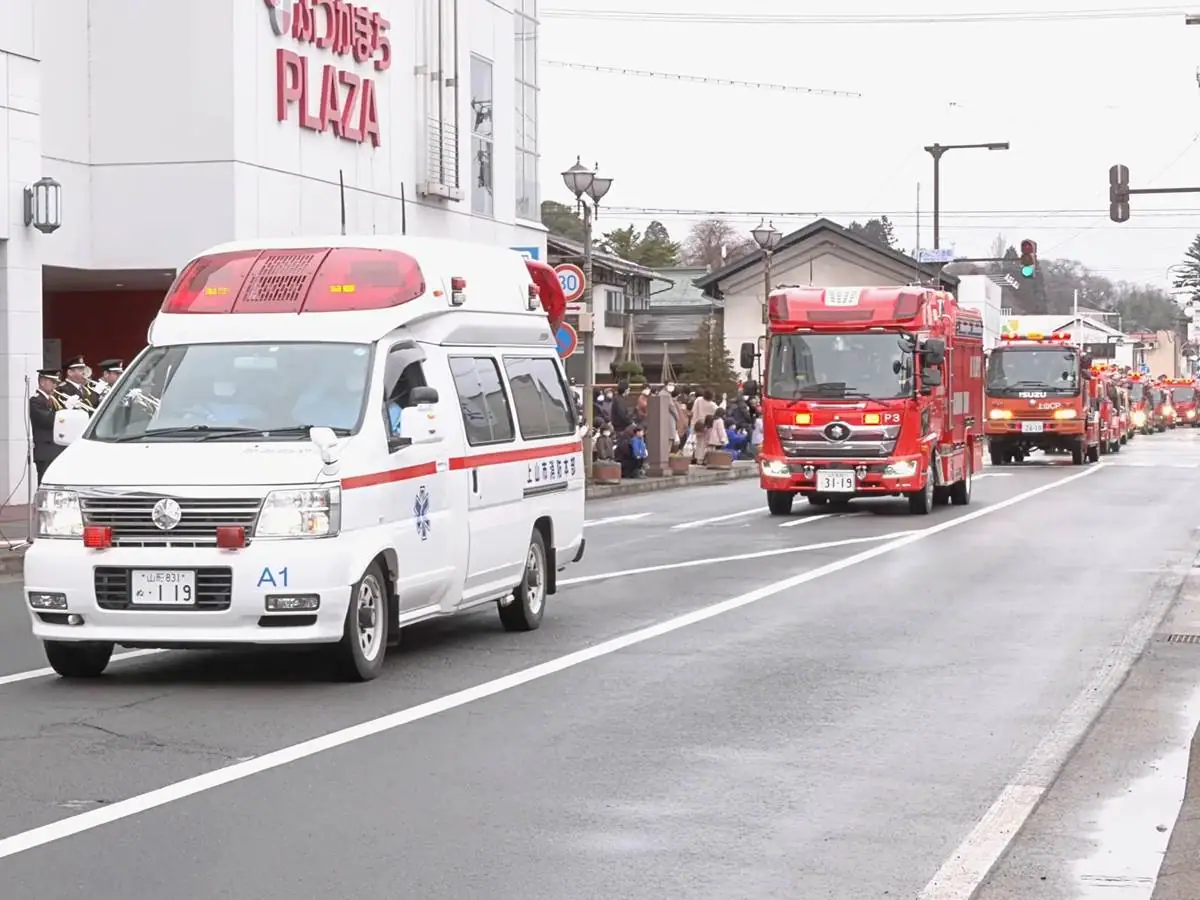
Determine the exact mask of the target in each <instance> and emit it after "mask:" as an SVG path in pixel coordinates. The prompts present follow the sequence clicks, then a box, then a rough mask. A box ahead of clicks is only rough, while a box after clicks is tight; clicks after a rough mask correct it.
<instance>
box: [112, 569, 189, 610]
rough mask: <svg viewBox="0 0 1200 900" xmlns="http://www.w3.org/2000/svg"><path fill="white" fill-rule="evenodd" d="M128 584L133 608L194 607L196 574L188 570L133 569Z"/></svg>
mask: <svg viewBox="0 0 1200 900" xmlns="http://www.w3.org/2000/svg"><path fill="white" fill-rule="evenodd" d="M130 582H131V583H130V586H129V587H130V594H131V595H132V596H131V598H130V599H131V600H132V601H133V605H134V606H195V605H196V573H195V572H194V571H192V570H190V569H182V570H175V569H134V570H133V571H132V572H131V573H130Z"/></svg>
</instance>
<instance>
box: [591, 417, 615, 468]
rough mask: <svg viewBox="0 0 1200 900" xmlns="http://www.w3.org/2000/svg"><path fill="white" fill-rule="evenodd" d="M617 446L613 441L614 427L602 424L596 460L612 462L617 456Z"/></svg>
mask: <svg viewBox="0 0 1200 900" xmlns="http://www.w3.org/2000/svg"><path fill="white" fill-rule="evenodd" d="M616 449H617V448H616V444H615V442H614V440H613V430H612V425H610V424H609V423H608V422H601V423H600V435H599V436H598V437H597V438H596V448H595V451H594V452H595V454H596V459H602V460H611V459H613V458H614V456H615V455H616Z"/></svg>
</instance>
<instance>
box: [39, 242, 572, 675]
mask: <svg viewBox="0 0 1200 900" xmlns="http://www.w3.org/2000/svg"><path fill="white" fill-rule="evenodd" d="M56 429H57V433H56V440H57V441H58V442H59V443H61V444H67V445H69V446H67V447H66V449H65V450H64V452H63V453H62V455H61V456H60V457H59V458H58V459H57V460H55V461H54V463H53V464H52V465H51V466H50V468H49V470H48V472H47V475H46V479H45V484H44V485H43V486H42V487H41V489H40V490H39V491H38V495H37V509H36V518H37V523H36V535H35V539H34V542H33V545H32V547H31V548H30V549H29V551H28V553H27V555H26V557H25V595H26V600H27V602H28V605H29V611H30V615H31V616H32V619H33V632H34V635H35V636H36V637H38V638H40V639H41V640H42V641H43V643H44V646H45V650H46V655H47V657H48V659H49V661H50V664H51V666H53V668H54V670H55V671H56V672H58V673H59V674H60V675H62V676H63V677H67V678H94V677H97V676H99V675H101V674H102V673H103V671H104V670H105V668H106V667H107V665H108V663H109V659H110V657H111V655H112V652H113V647H114V645H121V646H125V647H131V648H141V647H146V648H167V649H175V648H177V649H187V648H207V647H219V646H227V645H238V644H273V645H281V644H329V645H332V646H331V648H330V649H331V651H332V652H333V654H334V655H335V657H336V660H337V662H338V664H339V668H340V670H341V671H343V672H344V673H345V675H346V676H347V677H348V678H350V679H352V680H363V681H365V680H369V679H372V678H374V677H376V676H377V675H378V674H379V673H380V669H381V666H382V663H383V659H384V655H385V653H386V650H387V647H388V646H389V645H393V644H395V643H396V641H398V639H399V635H400V630H401V629H402V628H404V627H405V626H408V625H411V624H413V623H415V622H419V621H422V620H425V619H431V618H434V617H437V616H445V615H450V614H453V613H459V612H463V611H465V610H469V609H473V608H475V607H478V606H480V605H481V604H485V603H497V604H498V607H499V613H500V621H501V623H502V624H503V626H504V628H506V629H508V630H510V631H528V630H532V629H535V628H537V627H538V625H539V623H540V622H541V619H542V615H543V613H544V610H545V604H546V598H547V595H548V594H552V593H554V591H555V580H556V573H557V572H558V571H560V570H561V569H562V568H563V567H564V566H565V565H566V564H567V563H570V562H574V561H578V560H579V559H580V558H582V556H583V551H584V539H583V504H584V466H583V458H582V447H581V444H580V432H579V425H578V418H577V413H576V410H575V407H574V404H573V403H572V401H571V399H570V390H569V387H568V384H567V381H566V378H565V377H564V373H563V368H562V365H561V362H560V360H559V358H558V355H557V351H556V345H555V340H554V336H553V335H552V334H551V329H550V326H549V320H548V318H547V315H546V312H545V310H544V309H543V306H542V303H541V301H540V299H539V293H538V289H537V288H536V287H535V285H534V283H533V280H532V279H531V277H530V272H529V270H528V268H527V267H526V264H525V261H524V260H523V259H522V258H521V256H520V255H519V254H518V253H516V252H515V251H510V250H505V249H499V248H494V247H488V246H479V245H474V244H466V243H460V242H455V241H444V240H432V239H416V238H399V237H379V238H374V237H372V238H346V237H335V238H321V239H317V240H297V239H291V240H280V241H270V242H257V243H235V244H225V245H222V246H219V247H215V248H213V249H211V250H209V251H207V252H205V253H203V254H201V255H200V256H198V257H197V258H196V259H194V260H192V261H191V262H190V263H189V264H188V265H187V267H186V268H185V269H184V270H183V272H182V273H181V274H180V276H179V278H178V279H177V280H176V282H175V284H174V285H173V286H172V288H171V290H170V292H169V293H168V295H167V297H166V299H165V300H164V302H163V306H162V311H161V313H160V314H159V315H158V317H157V318H156V319H155V320H154V323H153V325H152V326H151V329H150V333H149V346H148V347H147V348H146V349H145V350H143V351H142V352H141V354H139V355H138V357H137V359H136V360H134V361H133V363H132V364H131V365H130V366H129V367H128V369H127V370H126V372H125V374H124V375H123V376H122V378H121V380H120V381H119V382H118V383H117V385H116V386H115V387H114V388H113V389H112V390H110V391H109V392H108V393H107V395H106V396H105V399H104V402H103V403H102V404H101V406H100V407H99V409H98V410H97V411H96V413H95V415H94V416H93V417H92V418H91V419H90V420H88V419H87V418H86V414H84V413H81V412H80V411H72V410H68V411H64V412H63V413H61V414H60V416H59V419H58V421H57V423H56Z"/></svg>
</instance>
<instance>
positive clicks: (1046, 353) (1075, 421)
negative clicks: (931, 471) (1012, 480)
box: [987, 334, 1100, 466]
mask: <svg viewBox="0 0 1200 900" xmlns="http://www.w3.org/2000/svg"><path fill="white" fill-rule="evenodd" d="M1002 338H1003V342H1002V343H1001V344H1000V346H999V347H996V348H995V349H994V350H992V352H991V354H990V356H989V357H988V368H987V416H988V419H987V436H988V449H989V452H990V453H991V457H992V463H993V465H998V466H1000V465H1005V464H1007V463H1010V462H1021V461H1022V460H1024V459H1025V457H1026V456H1028V455H1029V454H1030V453H1031V452H1032V451H1034V450H1041V451H1043V452H1054V451H1056V450H1065V451H1067V452H1069V453H1070V454H1071V461H1072V462H1073V463H1074V464H1075V465H1077V466H1080V465H1083V463H1084V460H1087V461H1088V462H1095V461H1096V460H1098V459H1099V458H1100V409H1099V394H1098V393H1097V392H1096V382H1095V381H1094V380H1093V378H1092V372H1091V359H1089V358H1088V356H1087V354H1085V353H1084V352H1083V351H1082V350H1080V349H1079V348H1078V347H1076V346H1075V345H1074V344H1072V343H1071V336H1070V335H1069V334H1050V335H1043V334H1006V335H1003V336H1002Z"/></svg>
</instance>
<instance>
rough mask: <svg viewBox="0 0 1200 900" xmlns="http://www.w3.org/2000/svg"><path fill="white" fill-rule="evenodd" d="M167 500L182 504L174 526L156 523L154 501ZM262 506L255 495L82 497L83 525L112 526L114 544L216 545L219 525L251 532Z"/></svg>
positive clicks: (163, 545) (133, 545)
mask: <svg viewBox="0 0 1200 900" xmlns="http://www.w3.org/2000/svg"><path fill="white" fill-rule="evenodd" d="M164 499H173V500H174V501H175V502H176V503H178V504H179V508H180V512H181V516H180V519H179V524H178V525H176V526H175V527H174V528H170V529H162V528H159V527H158V526H157V525H155V524H154V517H153V513H154V507H155V504H157V503H158V502H159V501H160V500H164ZM261 506H262V501H261V500H259V499H255V498H238V499H226V498H213V497H172V498H164V497H161V496H153V495H151V496H146V495H136V494H128V495H120V494H116V495H106V496H103V497H101V496H91V497H82V498H81V499H80V507H81V510H82V512H83V524H84V525H99V526H103V527H107V528H111V529H112V533H113V545H114V546H118V547H215V546H216V544H217V528H218V527H219V526H223V525H229V526H239V527H242V528H245V529H246V533H247V535H250V534H252V533H253V531H254V525H255V523H256V522H257V521H258V511H259V508H260V507H261Z"/></svg>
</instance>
